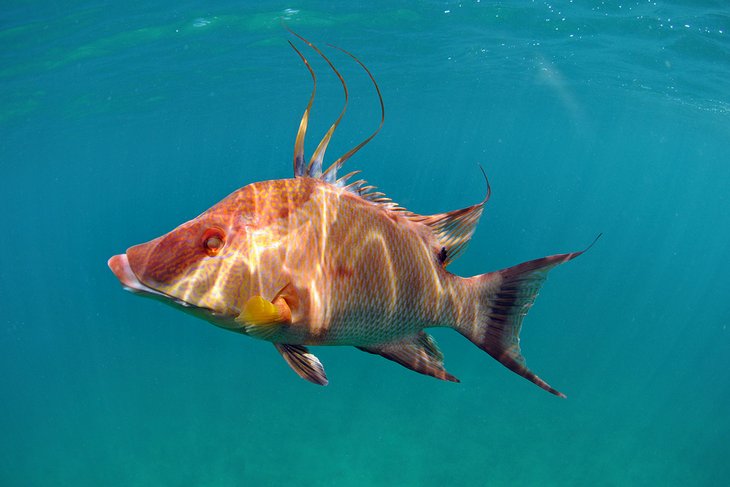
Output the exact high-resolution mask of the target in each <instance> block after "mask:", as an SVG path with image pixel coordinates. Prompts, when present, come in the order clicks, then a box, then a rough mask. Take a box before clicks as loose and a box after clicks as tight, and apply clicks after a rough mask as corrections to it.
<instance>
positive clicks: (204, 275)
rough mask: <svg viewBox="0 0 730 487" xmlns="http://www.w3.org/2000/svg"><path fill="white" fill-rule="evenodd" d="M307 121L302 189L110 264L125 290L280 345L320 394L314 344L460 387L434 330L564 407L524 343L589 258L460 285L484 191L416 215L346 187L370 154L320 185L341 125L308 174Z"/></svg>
mask: <svg viewBox="0 0 730 487" xmlns="http://www.w3.org/2000/svg"><path fill="white" fill-rule="evenodd" d="M305 42H307V44H309V45H310V46H311V47H313V48H314V49H316V48H315V47H314V46H312V45H311V44H310V43H309V42H308V41H306V40H305ZM297 52H298V53H299V51H297ZM317 52H319V53H320V54H321V52H320V51H319V50H317ZM300 55H301V54H300ZM323 56H324V55H323ZM302 58H303V56H302ZM325 59H326V58H325ZM356 61H357V60H356ZM305 62H306V61H305ZM357 62H359V61H357ZM307 67H309V65H308V64H307ZM333 69H334V68H333ZM366 69H367V68H366ZM310 70H311V69H310ZM335 72H336V73H337V71H336V70H335ZM337 74H338V76H339V73H337ZM368 74H369V71H368ZM343 86H344V83H343ZM376 87H377V85H376ZM378 93H379V90H378ZM381 105H382V99H381ZM310 108H311V98H310V103H309V105H308V107H307V109H306V111H305V114H304V117H303V120H302V124H301V126H300V130H299V133H298V135H297V143H296V144H295V158H294V160H295V162H294V166H295V177H294V178H292V179H282V180H273V181H263V182H258V183H253V184H250V185H248V186H245V187H243V188H241V189H239V190H237V191H235V192H234V193H232V194H231V195H229V196H228V197H226V198H225V199H223V200H222V201H220V202H219V203H218V204H216V205H215V206H213V207H212V208H210V209H209V210H207V211H206V212H204V213H203V214H201V215H200V216H198V217H197V218H195V219H193V220H191V221H189V222H187V223H184V224H182V225H180V226H179V227H178V228H176V229H174V230H173V231H171V232H170V233H168V234H166V235H163V236H161V237H159V238H156V239H154V240H152V241H150V242H147V243H144V244H140V245H136V246H133V247H131V248H129V249H128V250H127V252H126V253H125V254H120V255H116V256H114V257H112V258H111V259H110V260H109V267H110V268H111V269H112V271H113V272H114V274H115V275H116V276H117V278H118V279H119V280H120V281H121V283H122V284H123V286H125V288H126V289H128V290H130V291H132V292H135V293H141V294H145V295H149V296H154V297H157V298H159V299H161V300H163V301H166V302H168V303H170V304H173V305H175V306H178V307H182V308H183V309H185V310H186V311H188V312H192V313H194V314H196V315H198V316H200V317H201V318H203V319H205V320H207V321H209V322H211V323H213V324H215V325H217V326H220V327H222V328H226V329H229V330H232V331H236V332H239V333H242V334H246V335H249V336H252V337H254V338H258V339H262V340H267V341H269V342H272V343H273V344H274V345H275V347H276V348H277V350H278V351H279V352H280V353H281V354H282V356H283V357H284V359H285V360H286V361H287V363H288V364H289V365H290V366H291V367H292V369H294V371H295V372H297V374H299V375H300V376H301V377H303V378H305V379H307V380H309V381H311V382H314V383H317V384H322V385H325V384H327V378H326V375H325V372H324V368H323V366H322V364H321V363H320V361H319V360H318V359H317V357H316V356H314V355H313V354H312V353H311V352H310V351H309V349H308V348H307V346H308V345H350V346H355V347H357V348H359V349H361V350H363V351H366V352H369V353H373V354H378V355H381V356H383V357H385V358H388V359H390V360H393V361H395V362H397V363H399V364H401V365H403V366H405V367H408V368H410V369H412V370H414V371H416V372H419V373H422V374H427V375H431V376H433V377H437V378H440V379H444V380H449V381H455V382H458V380H457V379H456V378H455V377H454V376H453V375H451V374H449V373H448V372H447V371H446V370H445V368H444V365H443V354H442V353H441V352H440V350H439V349H438V346H437V345H436V342H435V341H434V339H433V338H432V337H431V336H430V335H428V334H427V333H426V331H425V329H426V328H429V327H449V328H453V329H455V330H456V331H458V332H459V333H461V334H462V335H464V336H465V337H466V338H468V339H469V340H471V341H472V342H473V343H474V344H475V345H477V346H478V347H479V348H481V349H483V350H484V351H486V352H487V353H489V354H490V355H492V356H493V357H494V358H496V359H497V360H498V361H500V362H501V363H502V364H504V365H505V366H506V367H507V368H509V369H510V370H512V371H514V372H516V373H517V374H519V375H522V376H523V377H525V378H527V379H528V380H530V381H532V382H534V383H535V384H537V385H538V386H539V387H542V388H543V389H546V390H548V391H549V392H551V393H553V394H556V395H559V396H562V397H564V396H563V395H562V394H561V393H560V392H558V391H557V390H555V389H553V388H552V387H550V386H549V385H548V384H547V383H545V382H544V381H543V380H542V379H540V378H539V377H537V376H536V375H535V374H534V373H532V372H531V371H530V370H529V369H528V368H527V367H526V365H525V361H524V358H523V357H522V354H521V353H520V347H519V332H520V328H521V324H522V320H523V318H524V316H525V315H526V313H527V311H528V309H529V308H530V306H531V305H532V303H533V302H534V300H535V297H536V296H537V292H538V290H539V287H540V285H541V284H542V282H543V281H544V279H545V277H546V275H547V272H548V271H549V270H550V269H552V268H553V267H555V266H557V265H559V264H560V263H562V262H565V261H568V260H570V259H573V258H574V257H577V256H578V255H580V254H581V253H582V252H574V253H568V254H559V255H553V256H550V257H544V258H542V259H536V260H533V261H530V262H526V263H523V264H520V265H518V266H515V267H511V268H508V269H504V270H501V271H496V272H490V273H487V274H482V275H478V276H474V277H470V278H462V277H459V276H456V275H454V274H451V273H450V272H448V271H447V269H446V266H447V265H448V264H449V263H450V262H451V261H453V259H455V258H456V257H458V256H459V254H460V253H461V252H462V251H463V250H464V248H465V246H466V244H467V242H468V241H469V239H470V238H471V236H472V234H473V233H474V229H475V227H476V225H477V223H478V221H479V217H480V216H481V213H482V210H483V207H484V204H485V203H486V201H487V199H488V197H489V192H488V193H487V198H485V199H484V201H482V202H481V203H478V204H476V205H473V206H470V207H467V208H463V209H460V210H455V211H451V212H448V213H442V214H437V215H430V216H422V215H418V214H415V213H412V212H409V211H407V210H405V209H403V208H400V207H399V206H397V205H396V204H395V203H393V202H392V201H391V200H389V199H387V198H385V197H384V196H383V195H382V194H381V193H377V192H375V191H374V188H373V187H372V186H367V185H366V183H365V182H364V181H362V180H358V181H354V182H350V179H351V177H352V176H353V174H354V173H351V174H348V175H346V176H344V177H341V178H339V179H338V178H337V169H339V168H340V167H341V166H342V164H343V163H344V162H345V161H346V160H347V159H348V158H349V157H350V156H351V155H352V154H354V153H355V152H356V151H357V150H358V149H359V148H360V147H362V145H364V143H363V144H360V145H359V146H358V147H356V148H355V149H353V150H352V151H350V152H349V153H348V154H346V155H345V156H343V157H341V158H340V159H338V160H337V161H335V162H334V163H333V164H332V165H331V166H330V168H329V169H328V170H326V171H324V172H323V171H322V166H321V160H322V157H323V155H324V149H325V148H326V145H327V142H328V141H329V138H330V137H331V135H332V133H333V132H334V129H335V128H336V126H337V123H338V122H339V119H338V120H337V122H335V124H333V126H332V128H331V129H330V131H329V132H328V133H327V135H326V136H325V138H324V139H323V141H322V143H321V144H320V147H318V148H317V150H316V151H315V154H314V156H313V157H312V161H311V162H310V163H309V164H308V165H305V164H304V162H303V141H304V134H305V132H306V126H307V120H308V116H309V110H310ZM340 118H341V117H340ZM376 133H377V131H376ZM373 135H375V134H373ZM370 138H372V136H371V137H370ZM370 138H368V139H367V140H370ZM367 140H366V142H367Z"/></svg>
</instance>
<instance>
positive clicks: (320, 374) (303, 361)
mask: <svg viewBox="0 0 730 487" xmlns="http://www.w3.org/2000/svg"><path fill="white" fill-rule="evenodd" d="M274 345H275V346H276V349H277V350H278V351H279V353H281V356H282V357H284V360H286V363H288V364H289V366H290V367H291V368H292V369H294V372H296V373H297V375H299V377H301V378H302V379H306V380H308V381H309V382H312V383H314V384H319V385H321V386H326V385H327V384H328V383H329V381H328V380H327V375H326V374H325V373H324V367H323V366H322V362H320V361H319V359H318V358H317V357H315V356H314V354H312V353H309V349H307V347H305V346H303V345H287V344H285V343H275V344H274Z"/></svg>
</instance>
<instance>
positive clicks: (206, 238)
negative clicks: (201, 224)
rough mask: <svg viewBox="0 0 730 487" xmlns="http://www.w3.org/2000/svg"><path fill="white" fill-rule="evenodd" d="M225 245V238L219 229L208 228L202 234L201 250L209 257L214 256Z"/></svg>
mask: <svg viewBox="0 0 730 487" xmlns="http://www.w3.org/2000/svg"><path fill="white" fill-rule="evenodd" d="M225 244H226V240H225V236H224V235H223V230H221V229H220V228H209V229H208V230H206V231H205V233H204V234H203V248H204V249H205V252H206V253H207V254H208V255H210V256H213V255H216V254H217V253H218V252H219V251H220V250H221V249H222V248H223V246H224V245H225Z"/></svg>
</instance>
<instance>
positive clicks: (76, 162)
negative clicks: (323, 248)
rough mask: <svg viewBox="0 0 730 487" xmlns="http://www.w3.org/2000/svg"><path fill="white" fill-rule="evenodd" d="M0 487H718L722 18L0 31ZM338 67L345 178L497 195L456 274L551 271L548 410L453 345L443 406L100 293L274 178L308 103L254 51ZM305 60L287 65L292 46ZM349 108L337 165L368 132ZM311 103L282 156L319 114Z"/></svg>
mask: <svg viewBox="0 0 730 487" xmlns="http://www.w3.org/2000/svg"><path fill="white" fill-rule="evenodd" d="M2 10H3V12H2V13H1V14H0V87H1V90H0V164H1V165H2V178H1V179H0V194H1V195H2V201H3V207H4V211H3V217H4V218H3V224H4V230H3V231H2V232H0V242H1V244H2V245H1V247H0V248H2V252H0V263H1V266H0V269H2V270H1V272H0V296H1V298H0V302H1V303H2V310H3V318H2V320H0V371H2V372H1V373H0V391H2V393H1V396H0V413H1V414H0V484H2V485H3V486H36V485H39V486H40V485H42V486H46V485H54V486H56V485H70V486H87V485H88V486H97V485H109V486H114V485H120V486H122V485H123V486H128V485H135V486H137V485H139V486H147V485H150V486H159V485H172V486H188V485H189V486H264V485H283V484H294V485H312V486H352V485H414V486H443V485H527V486H530V485H652V486H653V485H721V484H726V483H727V481H728V476H730V467H729V463H728V458H730V443H729V442H728V437H729V436H730V415H728V413H727V412H728V409H729V408H730V373H729V372H728V371H729V370H730V347H729V345H730V331H728V329H727V325H728V318H729V316H730V299H728V296H729V295H730V284H728V280H727V276H728V270H730V269H729V268H728V261H729V260H730V246H729V245H728V242H729V241H730V225H728V223H729V221H728V220H729V218H728V216H727V215H728V208H729V207H730V199H729V198H728V187H729V185H730V164H729V163H730V157H729V154H730V151H729V150H728V147H729V146H730V88H728V86H730V84H728V80H729V79H730V8H729V7H727V6H726V4H725V3H724V2H721V1H709V0H708V1H702V2H696V1H692V2H690V1H689V0H684V1H673V2H664V1H659V0H657V1H656V2H646V1H640V2H639V1H637V2H625V3H619V2H602V1H597V0H596V1H587V2H578V1H551V2H542V1H538V2H517V1H514V2H498V3H495V2H489V1H481V2H479V1H466V0H465V1H462V2H455V1H438V2H436V1H422V2H415V1H413V2H386V1H378V2H364V3H362V4H357V5H352V6H349V5H345V4H344V3H342V2H331V3H328V2H293V3H282V2H273V1H272V2H257V3H256V4H255V5H253V3H251V4H248V3H243V2H216V3H215V5H209V6H201V5H200V4H199V3H197V2H169V4H168V5H163V4H162V2H159V3H157V4H156V5H154V6H152V5H149V4H147V3H144V2H135V3H129V2H102V1H99V0H96V1H94V0H90V1H86V2H65V3H64V2H61V3H59V2H46V3H40V2H38V3H36V4H28V3H27V2H16V1H10V2H5V3H4V6H3V9H2ZM282 17H283V18H285V21H286V24H287V25H289V26H291V27H292V28H294V29H296V30H297V31H298V32H300V33H301V34H303V35H305V36H307V37H309V38H311V39H312V40H313V41H314V42H316V43H318V44H320V45H321V46H325V45H326V44H327V43H333V44H336V45H338V46H341V47H343V48H345V49H348V50H350V51H352V52H353V53H355V54H356V55H357V56H359V57H360V59H362V61H363V62H365V63H366V64H367V66H368V67H369V68H370V69H371V70H372V72H373V73H374V75H375V76H376V78H377V80H378V82H379V85H380V88H381V90H382V92H383V97H384V100H385V106H386V122H385V126H384V128H383V131H382V132H381V134H380V135H378V137H377V138H375V139H374V140H373V142H372V143H371V144H369V145H368V146H367V147H366V148H365V149H363V150H362V151H361V152H360V153H358V154H357V155H356V156H355V157H354V158H353V159H352V160H350V161H349V162H348V163H347V165H346V168H347V169H350V170H354V169H362V170H363V171H364V175H365V177H366V178H367V179H368V180H369V181H371V182H372V183H374V184H376V185H377V186H379V187H380V188H381V189H382V190H383V191H385V192H386V193H387V194H388V195H389V196H391V197H393V198H394V199H395V200H396V201H398V202H399V203H401V204H403V205H404V206H406V207H407V208H409V209H411V210H413V211H417V212H422V213H433V212H438V211H443V210H448V209H453V208H457V207H461V206H466V205H469V204H472V203H475V202H477V201H479V200H480V199H481V198H482V196H483V193H484V183H483V180H482V177H481V174H480V172H479V169H478V164H482V165H483V166H484V168H485V170H486V171H487V173H488V175H489V177H490V182H491V184H492V188H493V196H492V199H491V201H490V202H489V203H488V206H487V208H486V210H485V213H484V216H483V218H482V222H481V225H480V227H479V228H478V230H477V233H476V234H475V236H474V239H473V240H472V244H471V245H470V247H469V249H468V250H467V252H466V254H465V255H464V256H463V257H461V258H460V260H459V261H458V262H456V263H454V264H453V266H452V267H451V270H452V271H453V272H456V273H458V274H460V275H474V274H479V273H483V272H487V271H491V270H496V269H500V268H503V267H506V266H509V265H513V264H517V263H519V262H522V261H524V260H528V259H532V258H536V257H541V256H543V255H547V254H553V253H558V252H568V251H573V250H578V249H581V248H583V247H584V246H586V245H587V244H588V243H590V241H591V240H592V239H593V238H594V237H595V235H596V234H598V233H599V232H603V234H604V235H603V238H602V239H601V240H600V241H599V242H598V243H597V244H596V246H595V247H593V248H592V249H591V250H590V252H588V253H587V254H586V255H584V256H581V257H580V258H579V259H577V260H575V261H572V262H570V263H568V264H566V265H564V266H561V267H560V268H558V269H556V270H555V271H553V272H552V273H551V275H550V278H549V279H548V281H547V283H546V285H545V287H544V288H543V290H542V292H541V294H540V297H539V298H538V300H537V302H536V304H535V307H534V308H533V309H532V310H531V312H530V315H529V316H528V317H527V319H526V320H525V323H524V326H523V330H522V349H523V352H524V354H525V356H526V358H527V361H528V364H529V365H530V367H531V368H532V369H533V370H534V371H535V372H537V373H538V374H540V375H541V376H542V377H544V378H545V379H546V380H547V381H548V382H550V383H551V384H552V385H553V386H555V387H557V388H558V389H560V390H561V391H563V392H565V393H566V394H567V395H568V399H567V400H561V399H558V398H556V397H554V396H551V395H550V394H547V393H546V392H544V391H542V390H540V389H538V388H537V387H535V386H534V385H533V384H531V383H529V382H527V381H526V380H524V379H522V378H520V377H518V376H516V375H514V374H512V373H511V372H509V371H508V370H506V369H505V368H503V367H502V366H501V365H500V364H498V363H497V362H496V361H494V360H493V359H491V358H490V357H489V356H487V355H486V354H484V353H483V352H481V351H480V350H478V349H477V348H476V347H474V346H473V345H472V344H471V343H469V342H468V341H467V340H465V339H464V338H462V337H461V336H459V335H458V334H456V333H454V332H450V331H449V330H436V331H435V332H434V335H435V336H436V338H437V339H438V341H439V343H440V345H441V348H442V350H443V351H444V353H445V356H446V366H447V368H448V369H449V371H450V372H452V373H453V374H455V375H456V376H458V377H459V378H460V379H461V381H462V383H461V384H452V383H445V382H440V381H437V380H434V379H432V378H429V377H425V376H421V375H418V374H415V373H413V372H410V371H408V370H406V369H404V368H402V367H400V366H398V365H396V364H393V363H392V362H388V361H386V360H384V359H381V358H379V357H376V356H373V355H368V354H365V353H362V352H359V351H357V350H355V349H354V348H351V347H342V348H325V347H320V348H316V349H314V350H313V351H314V352H315V353H316V354H317V355H318V356H319V357H320V359H321V360H322V362H323V363H324V365H325V367H326V369H327V373H328V376H329V379H330V385H329V386H328V387H324V388H323V387H317V386H314V385H312V384H309V383H307V382H305V381H302V380H301V379H299V378H297V377H296V375H295V374H294V373H292V372H291V370H289V368H288V367H287V365H286V364H285V363H284V361H283V360H282V359H281V357H280V356H279V354H278V353H276V351H275V350H274V349H273V347H272V346H271V345H270V344H267V343H264V342H259V341H255V340H252V339H250V338H247V337H244V336H240V335H236V334H233V333H229V332H226V331H223V330H220V329H217V328H215V327H213V326H211V325H209V324H207V323H205V322H203V321H200V320H196V319H195V318H193V317H190V316H188V315H185V314H183V313H180V312H179V311H177V310H174V309H172V308H170V307H167V306H163V305H161V304H160V303H157V302H154V301H152V300H145V299H139V298H138V297H135V296H133V295H132V294H130V293H125V292H124V291H123V290H122V289H121V287H120V286H119V283H118V282H117V280H116V279H115V278H114V276H113V275H112V273H111V272H110V271H109V269H108V268H107V266H106V261H107V259H108V258H109V257H110V256H111V255H113V254H116V253H120V252H123V251H124V250H125V249H126V248H127V247H129V246H130V245H133V244H136V243H140V242H143V241H146V240H149V239H151V238H153V237H156V236H158V235H160V234H162V233H164V232H166V231H168V230H170V229H171V228H173V227H174V226H176V225H178V224H180V223H182V222H184V221H186V220H188V219H190V218H192V217H194V216H196V215H197V214H199V213H200V212H202V211H204V210H205V209H206V208H208V207H210V206H212V205H213V204H214V203H216V202H217V201H218V200H220V199H222V198H223V197H224V196H225V195H227V194H228V193H230V192H231V191H233V190H235V189H237V188H238V187H240V186H242V185H245V184H248V183H250V182H254V181H259V180H264V179H275V178H283V177H290V176H291V173H292V168H291V157H292V150H293V143H294V136H295V134H296V129H297V126H298V123H299V118H300V117H301V113H302V111H303V109H304V106H305V105H306V101H307V98H308V96H309V91H310V89H311V84H310V78H309V74H308V73H307V71H306V69H305V68H304V67H303V66H302V65H301V63H300V62H299V60H298V58H297V56H296V54H295V53H294V52H293V51H292V50H291V49H290V48H289V47H288V45H287V40H293V37H292V36H291V35H289V34H288V33H287V32H286V30H285V29H284V28H283V27H282V25H281V23H280V20H279V19H281V18H282ZM298 45H299V46H300V47H303V46H302V44H301V43H300V44H298ZM326 52H327V53H328V54H331V57H332V59H333V61H334V62H335V64H336V65H337V66H339V68H340V70H341V71H342V73H343V75H344V77H345V78H346V79H347V80H348V85H349V89H350V93H351V103H350V108H349V111H348V115H347V116H346V118H345V121H344V122H343V123H342V125H341V128H340V129H339V131H338V132H337V134H336V135H335V137H334V140H333V142H332V144H331V146H330V147H331V148H330V151H329V154H330V157H329V160H330V161H331V160H332V158H334V157H337V156H338V155H340V154H342V153H344V152H345V151H346V150H348V149H349V148H350V147H352V146H354V145H355V144H356V143H358V142H359V141H360V140H362V139H363V138H364V137H366V136H367V135H368V134H369V133H370V132H371V131H372V130H374V129H375V127H376V126H377V123H378V118H379V106H378V104H377V97H376V95H375V92H374V90H373V88H372V85H371V84H370V82H369V79H368V78H367V75H366V74H364V73H363V71H362V70H361V69H360V68H359V66H357V65H356V64H355V63H354V62H353V61H352V60H351V59H349V58H348V57H347V56H345V55H343V54H341V53H340V52H338V51H336V50H332V49H329V50H327V51H326ZM310 59H311V61H312V63H313V65H314V67H315V69H316V70H317V72H318V74H319V78H320V85H319V86H318V98H317V100H316V102H315V109H314V112H313V115H312V117H313V118H312V129H311V131H310V135H311V137H310V139H309V140H308V144H307V149H308V151H311V150H312V149H313V148H314V147H315V146H316V142H317V139H318V137H319V135H320V134H322V133H323V132H324V131H325V130H326V128H327V127H328V126H329V124H330V123H331V122H332V120H333V119H334V118H335V117H336V115H337V113H338V111H339V109H340V105H341V103H342V92H341V88H340V86H339V85H338V82H337V79H336V78H335V77H334V76H333V75H332V74H331V73H330V72H328V71H327V68H326V66H325V65H324V63H323V62H321V60H319V59H316V55H314V54H313V53H310Z"/></svg>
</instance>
